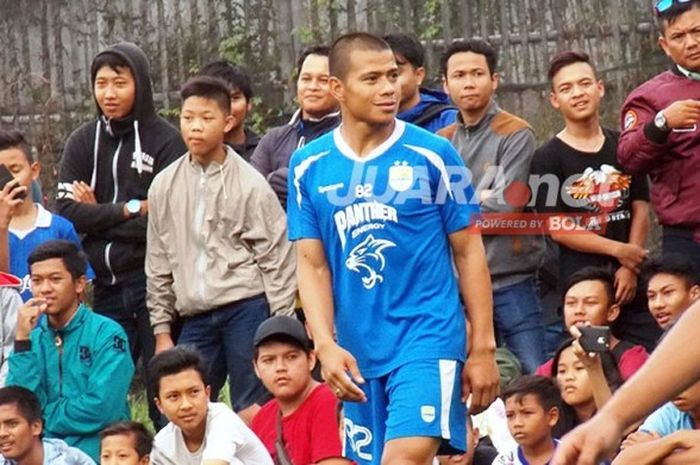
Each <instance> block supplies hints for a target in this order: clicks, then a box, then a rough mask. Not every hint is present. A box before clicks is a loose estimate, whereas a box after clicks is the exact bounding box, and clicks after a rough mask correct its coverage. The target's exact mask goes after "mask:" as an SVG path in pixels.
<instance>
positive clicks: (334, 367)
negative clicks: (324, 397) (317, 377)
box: [316, 341, 367, 402]
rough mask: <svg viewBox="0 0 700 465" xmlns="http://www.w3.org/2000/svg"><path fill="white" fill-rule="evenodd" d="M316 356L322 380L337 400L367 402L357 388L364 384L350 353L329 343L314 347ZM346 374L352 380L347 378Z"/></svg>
mask: <svg viewBox="0 0 700 465" xmlns="http://www.w3.org/2000/svg"><path fill="white" fill-rule="evenodd" d="M316 356H317V357H318V360H319V362H321V368H322V370H323V378H324V379H325V380H326V383H327V384H328V387H330V388H331V390H332V391H333V392H334V393H335V395H336V396H337V397H338V398H339V399H342V400H349V401H351V402H366V401H367V396H365V393H364V392H363V391H362V389H360V388H359V387H358V386H357V384H364V382H365V380H364V379H363V378H362V375H361V374H360V369H359V368H358V366H357V360H355V357H353V356H352V354H351V353H350V352H348V351H347V350H345V349H343V348H342V347H340V346H339V345H338V344H336V343H335V342H333V341H330V342H327V343H325V344H321V345H317V346H316ZM348 372H349V373H350V376H352V378H351V377H350V376H348ZM353 381H354V382H353ZM356 383H357V384H356Z"/></svg>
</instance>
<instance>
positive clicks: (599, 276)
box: [564, 266, 615, 306]
mask: <svg viewBox="0 0 700 465" xmlns="http://www.w3.org/2000/svg"><path fill="white" fill-rule="evenodd" d="M583 281H598V282H600V283H602V284H603V286H605V294H606V295H607V297H608V306H611V305H612V304H614V303H615V277H614V276H613V274H612V272H611V271H610V269H609V268H606V267H601V266H586V267H584V268H581V269H580V270H578V271H576V272H575V273H574V274H572V275H571V276H569V279H567V280H566V282H565V284H564V296H566V293H567V292H569V289H571V288H572V287H574V286H575V285H576V284H578V283H581V282H583Z"/></svg>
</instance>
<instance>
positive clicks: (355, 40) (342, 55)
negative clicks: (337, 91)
mask: <svg viewBox="0 0 700 465" xmlns="http://www.w3.org/2000/svg"><path fill="white" fill-rule="evenodd" d="M385 50H388V51H391V47H390V46H389V44H387V43H386V42H385V41H384V40H383V39H382V38H381V37H378V36H376V35H374V34H370V33H368V32H351V33H349V34H344V35H342V36H340V37H338V38H337V39H335V41H333V45H331V50H330V53H329V54H328V68H329V70H330V75H331V76H334V77H336V78H338V79H340V80H341V81H342V80H343V79H345V77H346V76H347V74H348V69H349V65H350V54H351V53H352V52H353V51H376V52H383V51H385Z"/></svg>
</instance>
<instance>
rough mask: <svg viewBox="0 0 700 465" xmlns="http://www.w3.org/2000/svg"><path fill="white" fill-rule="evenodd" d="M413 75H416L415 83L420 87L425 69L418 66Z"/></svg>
mask: <svg viewBox="0 0 700 465" xmlns="http://www.w3.org/2000/svg"><path fill="white" fill-rule="evenodd" d="M414 72H415V74H416V82H417V83H418V85H419V86H420V85H421V84H423V80H424V79H425V68H424V67H422V66H419V67H418V68H416V69H415V71H414Z"/></svg>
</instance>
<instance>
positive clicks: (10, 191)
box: [0, 179, 27, 229]
mask: <svg viewBox="0 0 700 465" xmlns="http://www.w3.org/2000/svg"><path fill="white" fill-rule="evenodd" d="M22 192H27V188H26V187H24V186H20V185H19V181H18V180H16V179H13V180H12V181H10V182H8V183H7V184H5V186H4V187H3V188H2V190H0V229H8V228H9V227H10V220H12V211H13V210H14V209H15V207H16V206H17V205H19V204H21V203H22V199H20V198H17V195H18V194H21V193H22Z"/></svg>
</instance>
